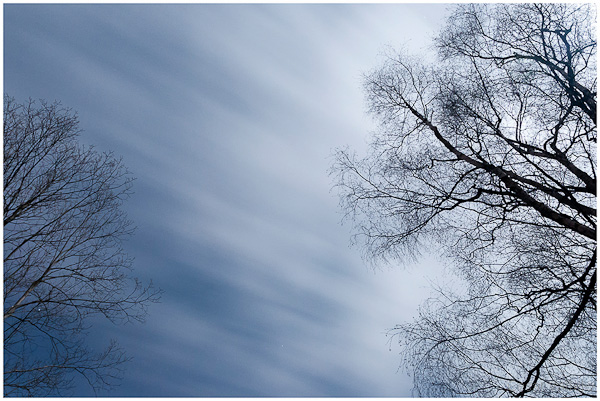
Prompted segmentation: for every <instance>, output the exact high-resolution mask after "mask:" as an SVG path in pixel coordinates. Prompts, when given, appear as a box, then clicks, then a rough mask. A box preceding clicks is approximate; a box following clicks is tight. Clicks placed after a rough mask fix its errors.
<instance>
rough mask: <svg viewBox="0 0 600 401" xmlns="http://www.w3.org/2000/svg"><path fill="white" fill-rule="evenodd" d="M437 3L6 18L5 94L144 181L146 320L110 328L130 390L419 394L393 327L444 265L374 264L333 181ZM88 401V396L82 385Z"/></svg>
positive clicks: (140, 257)
mask: <svg viewBox="0 0 600 401" xmlns="http://www.w3.org/2000/svg"><path fill="white" fill-rule="evenodd" d="M445 12H446V6H445V5H442V4H420V5H417V4H384V5H373V4H362V5H358V4H355V5H342V4H330V5H318V4H309V5H292V4H283V5H281V4H280V5H251V4H229V5H207V4H198V5H191V4H188V5H142V4H139V5H106V4H105V5H48V4H45V5H44V4H35V5H19V4H9V5H5V6H4V91H5V92H7V93H9V94H10V95H11V96H14V97H15V98H16V99H17V100H18V101H24V100H26V99H27V98H29V97H31V98H33V99H46V100H49V101H52V100H60V101H61V102H62V103H63V105H65V106H68V107H72V108H73V109H74V110H76V111H77V112H78V114H79V118H80V126H81V128H82V129H83V130H84V132H83V134H82V137H81V140H82V142H84V143H86V144H94V145H96V147H97V148H98V149H100V150H111V151H113V152H114V153H115V154H116V155H118V156H122V157H123V159H124V162H125V164H126V165H127V166H128V168H129V169H130V170H131V172H132V173H133V175H134V176H135V177H137V180H136V181H135V184H134V190H135V194H134V195H133V196H132V198H131V199H130V200H129V202H128V203H127V204H126V205H125V208H126V210H127V211H128V213H129V216H130V218H131V219H132V220H134V221H135V223H136V225H137V227H138V230H137V232H136V234H135V236H134V237H133V238H132V239H131V240H129V241H128V242H127V244H126V248H127V250H128V251H129V253H130V254H132V255H133V256H134V257H135V258H136V261H135V275H136V276H138V277H140V278H142V279H144V280H146V281H147V280H149V279H152V280H153V281H154V283H155V285H156V286H158V287H160V288H162V289H163V290H164V291H165V293H164V295H163V299H162V302H161V303H160V304H156V305H152V306H151V308H150V311H149V316H148V319H147V322H146V323H145V324H136V325H125V326H113V325H110V324H108V323H106V322H102V321H99V322H97V323H96V324H95V326H94V330H93V332H92V333H91V335H90V337H89V341H90V343H91V344H92V345H93V346H95V347H98V348H101V347H102V346H103V345H106V344H107V343H108V339H110V338H116V339H117V340H118V341H119V343H120V344H121V345H122V346H123V347H124V348H125V349H126V350H127V352H128V354H129V355H130V356H132V357H133V361H132V362H131V363H130V364H129V365H128V366H127V370H126V372H125V377H124V380H123V382H122V385H121V386H120V387H119V388H117V389H116V390H114V391H113V392H111V393H107V394H100V395H116V396H167V397H168V396H279V397H284V396H368V397H379V396H409V395H410V388H411V383H410V379H409V378H408V377H407V376H406V374H405V373H404V372H402V371H398V365H399V363H400V356H399V355H398V349H397V347H393V346H392V348H391V351H390V350H389V345H388V344H387V341H388V339H387V338H386V336H385V332H386V330H387V329H389V328H392V327H393V326H394V325H395V324H397V323H401V322H403V321H406V320H407V319H410V318H411V317H412V316H413V315H414V313H415V310H416V307H417V305H418V304H419V303H420V302H421V301H422V300H423V299H424V298H425V297H426V296H427V294H428V292H429V289H428V287H429V281H428V280H429V279H428V278H427V277H430V278H431V277H433V276H435V272H436V271H437V269H438V267H437V264H436V262H435V261H434V260H433V259H432V258H429V259H428V258H423V259H422V260H421V261H419V262H418V263H416V264H415V265H414V266H406V268H403V267H398V266H392V267H393V268H389V267H385V268H380V269H375V270H373V269H372V267H371V266H369V265H368V264H366V263H365V262H364V261H363V260H362V259H361V257H360V250H359V249H355V248H351V247H349V242H350V236H351V227H350V224H345V225H341V224H340V221H341V218H342V214H341V212H340V210H339V208H338V205H337V202H338V200H337V197H336V193H335V191H332V190H331V188H332V184H333V182H332V179H331V177H329V176H328V173H327V170H328V168H329V166H330V164H331V163H332V159H331V155H332V153H333V150H334V149H335V148H336V147H344V146H347V145H348V146H350V147H351V148H354V149H356V150H358V151H359V152H360V151H361V150H362V151H364V149H365V146H366V143H367V141H368V135H369V132H370V131H372V130H373V129H374V128H375V127H374V124H373V123H372V122H371V120H370V119H369V117H368V116H366V115H365V113H364V111H365V107H364V104H363V100H364V97H363V92H362V87H361V74H362V73H364V72H367V71H369V70H370V69H372V68H375V67H377V65H378V62H379V61H380V60H381V55H382V53H383V52H384V51H385V50H386V48H387V47H388V46H390V47H392V48H399V47H403V48H406V49H408V50H409V51H411V52H413V53H416V54H422V53H425V52H427V51H429V50H428V49H427V48H426V46H428V45H429V44H430V38H431V37H432V35H434V34H435V32H436V30H437V28H438V27H439V26H440V25H441V24H442V23H443V17H444V14H445ZM75 394H76V395H88V394H89V391H88V390H87V389H86V388H85V387H80V388H77V389H76V392H75Z"/></svg>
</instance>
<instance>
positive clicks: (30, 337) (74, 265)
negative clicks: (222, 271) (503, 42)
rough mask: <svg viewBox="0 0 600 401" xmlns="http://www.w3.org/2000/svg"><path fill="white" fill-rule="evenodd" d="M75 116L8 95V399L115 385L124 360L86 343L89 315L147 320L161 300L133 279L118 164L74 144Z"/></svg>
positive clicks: (125, 191)
mask: <svg viewBox="0 0 600 401" xmlns="http://www.w3.org/2000/svg"><path fill="white" fill-rule="evenodd" d="M78 134H79V129H78V121H77V117H76V115H75V114H74V113H73V112H71V111H70V110H67V109H63V108H61V106H60V105H59V104H58V103H54V104H47V103H45V102H42V103H41V104H35V103H34V102H32V101H30V102H29V103H27V104H19V103H17V102H15V101H14V99H12V98H10V97H9V96H6V95H5V96H4V393H5V395H8V396H21V395H28V396H43V395H61V394H64V391H65V390H67V389H69V387H70V386H71V384H72V383H73V380H74V379H75V377H76V376H77V375H82V376H83V378H85V380H87V381H88V382H89V384H90V385H91V386H92V388H94V390H97V389H101V388H106V387H110V386H111V385H112V384H114V383H115V380H114V379H116V378H118V376H119V374H120V368H121V366H122V363H123V362H125V361H126V360H127V357H126V356H125V354H124V352H123V351H122V350H121V349H120V348H119V347H118V346H117V345H116V343H114V342H111V343H110V345H109V347H108V348H107V349H106V350H105V351H103V352H101V353H98V354H94V353H93V352H91V351H90V350H89V349H88V348H87V346H86V344H85V341H84V339H85V336H84V334H85V332H86V329H87V323H86V322H87V320H86V318H87V317H88V316H90V315H94V314H100V315H103V316H105V317H107V318H108V319H110V320H112V321H119V320H131V319H133V320H142V319H143V318H144V315H145V307H146V305H147V304H148V303H149V302H152V301H155V300H157V296H158V293H157V291H155V290H154V289H153V288H152V287H151V286H145V287H144V286H143V285H142V284H141V283H140V282H138V281H137V280H135V279H130V278H128V276H127V274H126V273H127V271H128V270H129V269H130V268H131V262H132V260H131V258H130V257H128V256H127V254H126V253H125V252H124V250H123V247H122V244H121V243H122V240H123V239H124V238H126V237H127V236H129V235H130V234H131V233H132V230H133V225H132V223H131V222H130V221H129V220H128V219H127V217H126V215H125V213H124V212H123V210H122V209H121V204H122V202H123V201H124V200H125V199H126V198H127V197H128V195H129V192H130V187H131V182H132V178H131V176H130V175H129V174H128V172H127V170H126V169H125V167H124V166H123V164H122V162H121V161H120V160H118V159H115V158H114V157H113V155H111V154H100V153H98V152H96V151H95V150H94V149H92V148H89V147H83V146H81V145H79V144H78V142H77V140H76V137H77V135H78Z"/></svg>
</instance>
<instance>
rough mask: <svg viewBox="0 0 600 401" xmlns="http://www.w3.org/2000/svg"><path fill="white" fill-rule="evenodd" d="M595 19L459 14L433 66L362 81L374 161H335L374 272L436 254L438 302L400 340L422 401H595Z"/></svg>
mask: <svg viewBox="0 0 600 401" xmlns="http://www.w3.org/2000/svg"><path fill="white" fill-rule="evenodd" d="M595 23H596V22H595V9H594V8H593V6H591V5H589V4H588V5H573V4H571V5H565V4H512V5H506V4H504V5H501V4H498V5H485V4H481V5H461V6H458V7H457V8H456V9H455V11H454V12H453V14H452V15H451V16H450V18H449V21H448V24H447V27H446V28H444V29H443V30H442V32H441V33H440V35H439V36H438V38H437V42H436V45H437V49H438V55H439V57H438V60H437V62H436V63H435V64H434V65H432V64H426V63H423V62H421V61H419V60H418V59H417V58H411V57H409V56H406V55H393V56H389V57H388V58H387V60H386V61H385V62H384V64H383V65H382V66H381V67H380V68H378V69H376V70H375V71H373V72H372V73H370V74H368V75H367V76H366V77H365V88H366V92H367V100H368V105H369V110H370V112H371V113H372V114H373V115H374V116H375V117H376V119H377V120H378V121H379V123H380V127H379V130H378V131H377V133H376V134H374V135H375V136H374V139H373V141H372V146H371V148H370V151H369V154H368V155H367V156H366V157H364V158H362V159H361V158H358V157H357V156H355V155H354V154H352V153H350V152H349V151H348V150H341V151H339V152H338V153H337V159H336V164H335V165H334V167H333V171H334V173H335V174H336V175H337V184H338V188H340V193H341V202H342V206H343V207H344V208H345V210H346V211H347V213H348V215H349V216H350V218H352V219H353V220H354V221H355V222H356V228H357V238H358V239H359V240H361V241H363V242H364V244H365V249H366V250H367V255H369V256H371V257H373V258H375V259H376V260H377V259H381V258H383V259H388V258H395V259H402V258H406V257H418V255H419V252H421V251H422V250H423V249H428V247H429V248H435V249H436V250H441V253H442V254H443V255H444V256H446V257H447V258H448V260H450V261H451V264H452V266H453V267H454V272H455V273H456V274H457V275H458V276H459V277H460V279H461V280H462V282H464V283H465V285H464V288H462V289H460V288H455V289H448V288H441V289H439V292H438V295H439V296H436V297H433V298H431V299H430V300H429V301H427V302H426V304H425V305H423V306H422V308H421V309H420V313H419V316H418V318H416V319H415V321H413V322H412V323H406V324H401V325H399V326H397V327H396V328H395V329H394V330H392V331H391V333H390V334H391V335H392V336H393V337H392V338H398V339H399V342H400V343H401V345H402V352H403V355H404V362H405V366H406V367H407V368H408V370H409V371H410V372H411V373H412V374H413V376H414V384H415V392H416V394H418V395H425V396H479V397H495V396H517V397H521V396H544V397H548V396H562V397H567V396H595V395H596V74H597V72H596V38H595Z"/></svg>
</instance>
